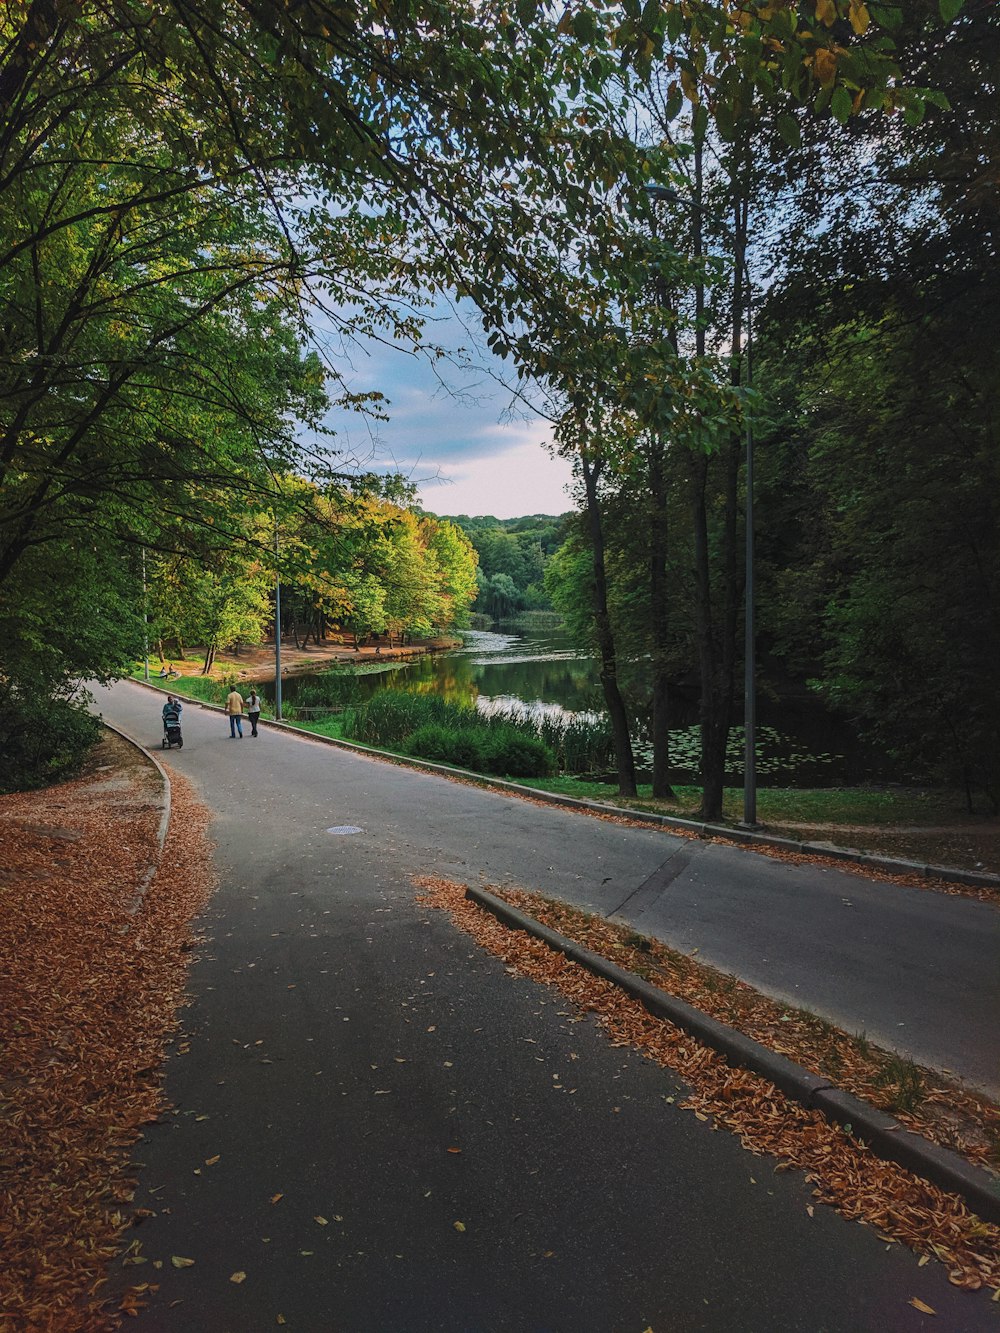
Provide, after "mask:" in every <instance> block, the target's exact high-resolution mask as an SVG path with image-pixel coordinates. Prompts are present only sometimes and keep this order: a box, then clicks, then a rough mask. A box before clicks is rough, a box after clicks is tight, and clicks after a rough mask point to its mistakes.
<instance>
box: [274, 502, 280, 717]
mask: <svg viewBox="0 0 1000 1333" xmlns="http://www.w3.org/2000/svg"><path fill="white" fill-rule="evenodd" d="M274 716H275V719H276V721H278V722H280V721H281V571H280V570H279V569H278V517H277V515H275V518H274Z"/></svg>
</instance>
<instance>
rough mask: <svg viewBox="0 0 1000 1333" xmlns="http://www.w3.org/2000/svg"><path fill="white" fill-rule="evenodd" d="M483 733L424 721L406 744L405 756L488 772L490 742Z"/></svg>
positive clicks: (467, 728) (408, 737)
mask: <svg viewBox="0 0 1000 1333" xmlns="http://www.w3.org/2000/svg"><path fill="white" fill-rule="evenodd" d="M488 740H489V736H488V735H487V733H486V732H484V731H475V730H473V729H472V728H471V727H460V728H457V727H449V726H445V725H444V724H443V723H441V722H425V723H424V725H423V726H421V727H417V729H416V731H414V732H411V733H410V735H409V736H407V737H406V739H405V741H404V742H403V744H404V746H405V749H406V753H407V754H412V755H419V756H420V758H421V759H431V760H434V761H435V762H436V763H442V764H454V765H455V766H456V767H458V768H468V769H470V770H472V771H473V772H477V773H486V772H489V771H492V770H489V769H488V768H487V766H486V761H487V742H488Z"/></svg>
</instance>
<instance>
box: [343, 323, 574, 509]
mask: <svg viewBox="0 0 1000 1333" xmlns="http://www.w3.org/2000/svg"><path fill="white" fill-rule="evenodd" d="M428 337H429V338H432V339H434V340H436V341H438V342H440V343H442V344H445V345H447V346H448V347H449V348H452V349H455V351H456V359H455V360H454V361H452V360H439V361H437V362H436V363H435V364H434V365H431V364H429V363H428V361H427V360H426V359H424V358H421V357H417V356H414V355H413V354H412V353H408V352H406V351H404V350H403V349H401V348H396V347H388V346H384V345H379V344H377V343H372V342H368V343H365V344H364V345H362V346H360V347H355V348H354V349H353V350H352V352H351V354H350V359H349V361H348V360H345V359H344V358H343V357H341V356H338V357H337V366H338V368H339V370H340V372H341V373H342V374H343V376H344V379H345V382H346V384H347V386H348V387H349V388H350V389H351V390H353V391H356V392H366V391H371V390H378V391H380V392H381V393H383V394H385V396H386V397H387V398H388V399H389V404H388V406H387V408H386V411H387V413H388V415H389V418H390V419H389V420H388V421H383V422H373V423H369V422H367V421H366V420H364V419H363V418H361V417H359V416H358V415H357V414H354V413H347V412H335V413H332V414H331V415H330V416H329V417H328V419H327V420H328V424H329V425H330V426H332V427H333V429H334V430H335V431H336V432H337V439H336V440H335V441H334V444H335V446H336V447H338V448H339V449H340V450H341V451H342V452H343V453H344V454H346V455H347V457H348V458H352V459H354V460H356V464H357V465H358V466H360V467H361V468H363V469H364V470H370V471H398V472H401V473H403V475H404V476H406V477H407V478H409V480H411V481H412V482H414V483H415V484H416V485H417V486H418V488H419V494H420V501H421V503H422V505H423V507H424V508H425V509H428V510H430V511H431V512H432V513H436V514H443V515H447V514H469V515H476V514H493V515H494V516H495V517H496V518H517V517H520V516H521V515H524V514H562V513H565V512H566V511H567V510H568V509H571V508H573V502H572V499H571V497H570V495H569V494H568V493H567V492H566V490H565V489H564V488H565V486H566V484H567V483H568V482H569V481H570V479H571V470H570V466H569V464H568V463H566V462H565V461H564V460H562V459H558V458H557V459H553V458H552V457H551V455H550V453H549V451H548V450H547V449H546V448H545V447H544V446H545V444H546V443H547V442H548V441H549V439H550V438H551V428H550V426H549V423H548V422H547V421H546V420H545V419H544V418H542V417H540V416H538V415H535V414H532V413H528V412H527V411H526V409H525V408H524V407H523V406H522V407H520V408H517V409H514V406H513V404H514V397H513V394H512V393H511V391H510V389H507V388H505V387H504V386H503V384H502V383H501V382H499V380H500V378H502V376H503V374H504V373H505V371H507V367H506V366H505V365H504V364H503V363H501V362H499V361H497V360H496V359H495V358H492V357H491V356H490V355H489V353H485V354H484V353H483V352H481V351H478V352H477V353H476V362H477V364H476V366H472V365H461V364H459V358H458V355H457V354H458V351H459V349H460V348H462V347H465V348H469V347H470V346H471V343H472V341H473V339H474V338H475V333H474V332H473V331H472V330H470V329H469V328H468V327H465V326H463V324H462V323H460V321H459V319H458V317H457V316H456V315H455V314H454V313H453V312H452V313H443V314H442V313H441V312H438V316H437V317H436V318H435V320H434V323H433V326H432V327H430V328H429V330H428ZM508 373H509V372H508Z"/></svg>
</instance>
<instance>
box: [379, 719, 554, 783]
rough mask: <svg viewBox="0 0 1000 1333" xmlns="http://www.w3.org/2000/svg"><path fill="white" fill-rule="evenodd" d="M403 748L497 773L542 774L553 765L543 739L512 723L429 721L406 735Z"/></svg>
mask: <svg viewBox="0 0 1000 1333" xmlns="http://www.w3.org/2000/svg"><path fill="white" fill-rule="evenodd" d="M405 748H406V753H407V754H412V755H419V756H420V757H421V758H423V759H432V760H435V761H437V762H440V763H445V764H454V765H456V766H457V767H459V768H467V769H470V770H472V771H473V772H476V773H493V774H496V775H498V776H503V775H508V776H511V777H544V776H545V775H546V774H548V773H551V772H552V770H553V768H554V766H555V760H554V756H553V754H552V752H551V750H550V749H549V748H548V746H546V745H545V743H544V742H543V741H541V740H539V739H538V738H537V737H535V736H525V735H524V734H523V733H522V732H521V731H520V730H518V729H517V728H516V727H512V726H506V727H497V726H492V727H481V726H476V725H467V726H461V727H454V726H444V725H442V724H441V723H439V722H431V723H427V724H425V725H424V726H422V727H418V728H417V730H416V731H414V732H413V733H412V734H411V735H410V736H408V737H407V738H406V741H405Z"/></svg>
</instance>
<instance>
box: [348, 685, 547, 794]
mask: <svg viewBox="0 0 1000 1333" xmlns="http://www.w3.org/2000/svg"><path fill="white" fill-rule="evenodd" d="M344 735H345V736H346V737H350V738H351V739H352V740H357V741H361V742H362V743H363V744H366V745H386V746H390V747H391V746H396V747H398V748H402V749H404V750H405V752H406V753H407V754H414V755H420V756H421V757H422V758H424V759H433V760H436V761H438V762H440V763H447V764H456V765H458V766H459V767H460V768H470V769H473V770H475V771H476V772H477V773H496V774H503V773H509V774H511V776H518V777H546V776H547V775H548V774H550V773H552V772H554V770H555V766H556V760H555V755H554V753H553V749H552V747H551V746H549V745H547V744H546V743H545V742H544V741H543V740H542V739H541V738H540V737H539V735H538V730H537V727H536V726H535V723H534V722H533V721H531V719H529V718H522V717H519V716H514V715H511V714H506V713H502V712H499V713H493V714H483V713H479V712H477V711H476V709H474V708H469V707H468V706H467V705H463V704H455V703H449V702H448V700H446V699H443V698H441V696H440V695H438V694H408V693H406V692H405V691H402V690H381V691H380V692H379V693H378V694H376V695H375V696H374V697H373V698H371V699H369V700H368V701H367V702H366V703H364V704H361V705H359V706H358V707H356V708H351V709H349V710H348V711H347V712H346V713H345V714H344Z"/></svg>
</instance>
